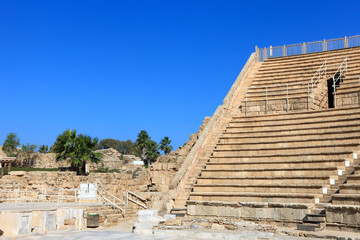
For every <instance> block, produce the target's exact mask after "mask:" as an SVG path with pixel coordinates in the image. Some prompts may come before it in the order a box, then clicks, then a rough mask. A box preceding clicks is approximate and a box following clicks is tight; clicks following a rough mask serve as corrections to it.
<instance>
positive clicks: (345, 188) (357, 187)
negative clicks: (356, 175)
mask: <svg viewBox="0 0 360 240" xmlns="http://www.w3.org/2000/svg"><path fill="white" fill-rule="evenodd" d="M339 188H340V193H341V194H360V181H359V184H353V183H347V184H341V185H339Z"/></svg>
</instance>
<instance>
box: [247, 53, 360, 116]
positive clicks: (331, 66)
mask: <svg viewBox="0 0 360 240" xmlns="http://www.w3.org/2000/svg"><path fill="white" fill-rule="evenodd" d="M334 59H343V60H342V62H341V63H340V65H339V64H336V63H329V62H330V61H331V60H334ZM347 63H348V57H347V56H346V57H343V56H341V57H332V58H327V59H326V60H325V61H324V62H323V63H322V64H321V66H320V67H319V68H318V70H317V71H316V72H315V74H314V75H313V76H312V78H311V80H310V81H308V82H303V83H287V84H277V85H267V86H250V87H247V88H246V92H245V115H247V112H248V94H249V93H248V91H249V89H265V91H260V92H258V93H260V94H265V100H263V101H265V113H266V114H267V113H268V101H269V99H268V97H269V96H274V95H269V94H272V93H278V94H280V95H281V92H282V93H283V94H285V93H286V112H289V93H290V92H292V91H298V93H299V94H301V93H303V94H304V93H305V92H306V95H307V96H306V97H307V110H310V109H311V107H314V99H315V94H314V91H315V89H316V88H317V89H318V95H319V96H320V94H321V92H320V91H321V88H320V86H319V85H320V82H321V79H325V81H326V80H328V79H327V75H328V74H331V75H332V80H333V89H334V91H333V93H334V104H335V107H336V83H337V82H339V81H340V80H341V79H342V78H344V77H345V73H347ZM335 69H337V70H335ZM333 70H334V73H333V74H332V72H333ZM359 80H360V79H359ZM296 86H300V87H297V88H296ZM289 87H290V88H289ZM271 88H281V89H280V90H279V89H276V90H271ZM269 89H270V90H269ZM301 90H302V91H301ZM306 90H307V91H306ZM252 93H253V94H254V92H252ZM255 94H256V93H255ZM275 96H276V95H275ZM254 97H256V95H255V96H254ZM259 97H260V98H262V97H264V95H260V96H259ZM293 98H294V97H293ZM295 98H296V97H295ZM298 98H304V96H301V97H298ZM281 99H283V98H281ZM310 99H311V100H312V101H311V104H310V102H309V100H310ZM272 100H278V99H272ZM259 101H261V100H259Z"/></svg>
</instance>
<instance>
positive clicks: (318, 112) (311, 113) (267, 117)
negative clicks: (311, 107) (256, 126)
mask: <svg viewBox="0 0 360 240" xmlns="http://www.w3.org/2000/svg"><path fill="white" fill-rule="evenodd" d="M359 109H360V107H358V106H355V107H354V106H351V107H341V108H332V109H325V110H315V111H303V112H296V113H293V112H292V113H291V114H288V113H278V114H271V115H261V116H238V117H233V118H232V119H233V121H235V120H239V121H252V122H253V121H257V122H259V121H274V120H282V119H291V118H293V119H297V118H304V117H309V118H315V119H316V118H318V117H320V116H327V115H336V114H346V113H348V114H349V115H351V114H352V113H353V112H359Z"/></svg>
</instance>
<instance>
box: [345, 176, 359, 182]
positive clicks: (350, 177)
mask: <svg viewBox="0 0 360 240" xmlns="http://www.w3.org/2000/svg"><path fill="white" fill-rule="evenodd" d="M347 184H360V174H353V175H349V176H348V177H347Z"/></svg>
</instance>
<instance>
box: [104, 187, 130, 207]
mask: <svg viewBox="0 0 360 240" xmlns="http://www.w3.org/2000/svg"><path fill="white" fill-rule="evenodd" d="M99 191H100V190H99ZM101 191H103V192H104V193H105V194H104V195H106V194H107V195H110V196H111V197H112V198H113V201H114V202H115V200H118V201H119V202H120V203H121V204H125V202H124V201H123V200H121V199H120V198H118V197H116V196H115V195H113V194H112V193H110V192H108V191H106V190H105V189H104V188H101Z"/></svg>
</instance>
